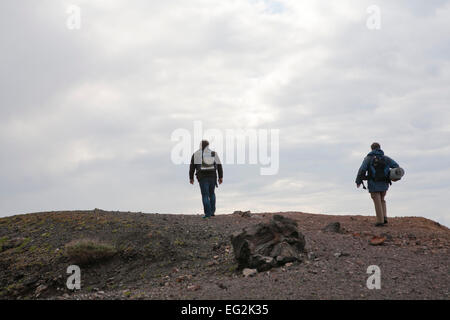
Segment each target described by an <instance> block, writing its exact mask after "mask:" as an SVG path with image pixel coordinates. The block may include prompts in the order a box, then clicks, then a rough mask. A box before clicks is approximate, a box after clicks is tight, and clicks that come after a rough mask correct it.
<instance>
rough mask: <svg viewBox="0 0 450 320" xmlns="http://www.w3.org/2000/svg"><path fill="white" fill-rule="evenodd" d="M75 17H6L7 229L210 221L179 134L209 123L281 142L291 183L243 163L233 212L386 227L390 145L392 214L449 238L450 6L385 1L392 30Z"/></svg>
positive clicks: (161, 8) (237, 10)
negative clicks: (21, 219)
mask: <svg viewBox="0 0 450 320" xmlns="http://www.w3.org/2000/svg"><path fill="white" fill-rule="evenodd" d="M70 4H73V3H72V1H62V2H58V3H55V2H54V1H49V0H43V1H40V2H39V3H37V2H35V1H22V2H21V3H20V4H19V3H18V2H16V1H12V0H11V1H4V2H2V5H1V8H0V9H1V10H0V21H2V26H3V27H2V28H0V35H1V39H2V41H1V42H0V46H1V47H0V49H1V51H2V59H3V61H4V62H5V63H3V64H2V68H3V69H2V73H0V85H1V87H2V88H3V89H2V94H1V96H0V99H1V107H0V116H1V118H0V150H2V152H1V154H0V164H1V166H0V175H1V178H2V179H1V181H0V215H10V214H15V213H19V212H23V211H28V212H31V211H41V210H53V209H78V208H91V207H103V208H105V209H122V210H140V211H147V212H154V211H160V212H179V213H180V212H188V213H190V212H198V211H199V210H200V209H201V203H200V197H199V195H198V190H197V189H198V187H194V190H192V188H191V186H190V185H187V184H186V181H187V170H188V168H187V167H186V166H174V165H173V164H172V163H171V162H170V151H171V148H172V146H173V144H172V143H171V141H170V135H171V133H172V132H173V131H174V130H175V129H177V128H187V129H192V126H193V121H194V120H202V121H203V123H204V126H205V127H207V128H213V129H219V130H225V129H233V128H267V129H280V142H281V146H280V173H279V174H278V175H276V176H273V177H262V176H259V170H258V168H255V167H254V166H253V167H252V166H243V167H240V166H229V167H227V166H226V167H225V178H226V179H225V181H226V183H225V184H224V185H222V186H221V187H220V188H219V190H218V194H219V197H218V201H219V209H218V210H219V212H229V211H232V210H234V209H247V208H248V209H251V210H259V211H269V210H272V211H278V210H302V211H310V212H313V211H315V212H327V213H347V214H349V213H358V214H360V213H366V214H372V204H371V203H370V198H369V197H368V196H361V194H360V191H359V190H356V189H355V188H354V185H353V181H354V175H355V174H356V170H357V169H358V167H359V165H360V163H361V161H362V158H363V156H364V155H365V153H366V152H367V149H368V146H369V145H370V143H371V142H373V141H380V142H381V143H382V146H383V148H384V149H385V151H386V152H387V153H388V154H389V155H391V156H392V157H393V158H394V159H396V160H397V161H398V162H399V163H400V164H401V165H402V166H404V167H405V169H406V171H407V176H406V177H405V180H404V181H402V182H399V183H397V184H395V185H394V186H393V188H392V190H391V192H390V193H389V199H390V201H391V202H390V203H391V207H390V208H391V209H390V212H392V213H393V214H394V215H420V216H425V217H427V218H432V219H435V220H438V221H440V222H442V223H445V224H447V225H449V224H450V220H449V219H450V218H449V215H448V212H447V211H446V207H445V203H444V199H445V198H446V195H447V194H448V192H449V191H450V190H449V185H448V181H449V178H450V172H449V169H450V168H449V165H448V163H450V162H449V160H450V143H449V141H450V129H449V126H448V123H449V122H450V111H449V110H448V105H449V102H450V94H449V91H448V87H449V85H450V61H449V57H450V46H449V45H448V43H449V41H448V40H450V39H449V38H450V35H449V34H448V32H447V30H449V29H450V22H449V21H448V15H449V13H450V1H440V0H434V1H427V2H421V1H395V2H392V1H379V2H378V3H377V5H378V6H379V7H380V8H381V18H382V20H381V30H378V31H370V30H368V29H367V27H366V19H367V17H368V15H367V13H366V9H367V7H368V6H369V5H371V4H373V3H371V2H369V1H351V0H348V1H339V2H332V3H330V2H329V1H296V0H285V1H269V0H268V1H262V0H261V1H258V0H252V1H244V0H240V1H238V0H235V1H211V0H194V1H189V2H186V1H176V0H173V1H159V2H155V1H151V2H149V1H144V0H139V1H138V0H136V1H132V2H130V1H123V0H114V1H113V0H108V1H106V0H105V1H100V0H97V1H87V0H82V1H81V0H80V1H77V4H78V5H79V6H80V7H81V9H82V27H81V29H80V30H73V31H70V30H68V29H67V28H66V21H65V19H66V18H67V16H66V11H65V9H66V7H67V6H68V5H70ZM197 144H198V142H194V145H197ZM181 195H182V196H181ZM410 204H411V205H410ZM430 208H432V210H429V209H430Z"/></svg>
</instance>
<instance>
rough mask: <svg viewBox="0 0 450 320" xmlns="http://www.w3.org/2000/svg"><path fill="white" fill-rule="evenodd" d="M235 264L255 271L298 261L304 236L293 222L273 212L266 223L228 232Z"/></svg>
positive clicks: (300, 258) (303, 243)
mask: <svg viewBox="0 0 450 320" xmlns="http://www.w3.org/2000/svg"><path fill="white" fill-rule="evenodd" d="M231 243H232V245H233V249H234V253H235V258H236V260H237V262H238V268H239V269H244V268H249V269H256V270H257V271H258V272H261V271H266V270H269V269H271V268H273V267H277V266H282V265H284V264H286V263H288V262H294V261H301V260H302V254H303V253H305V237H304V236H303V234H301V233H300V232H299V230H298V225H297V222H295V221H294V220H292V219H289V218H286V217H283V216H281V215H275V216H274V217H273V218H272V220H271V221H270V222H269V223H259V224H256V225H253V226H250V227H247V228H244V230H243V231H241V232H236V233H234V234H233V235H232V236H231Z"/></svg>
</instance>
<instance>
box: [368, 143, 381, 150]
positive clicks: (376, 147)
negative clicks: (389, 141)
mask: <svg viewBox="0 0 450 320" xmlns="http://www.w3.org/2000/svg"><path fill="white" fill-rule="evenodd" d="M370 148H371V149H372V150H378V149H381V146H380V144H379V143H378V142H374V143H372V145H371V146H370Z"/></svg>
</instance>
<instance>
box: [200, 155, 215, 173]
mask: <svg viewBox="0 0 450 320" xmlns="http://www.w3.org/2000/svg"><path fill="white" fill-rule="evenodd" d="M215 169H216V152H215V151H211V152H210V153H206V154H205V150H203V151H202V164H201V166H200V170H202V171H203V170H215Z"/></svg>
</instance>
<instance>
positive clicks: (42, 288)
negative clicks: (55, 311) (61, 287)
mask: <svg viewBox="0 0 450 320" xmlns="http://www.w3.org/2000/svg"><path fill="white" fill-rule="evenodd" d="M47 289H48V287H47V286H46V285H43V284H41V285H40V286H39V287H37V288H36V292H35V294H36V297H39V296H40V295H41V293H42V292H44V291H45V290H47Z"/></svg>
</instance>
